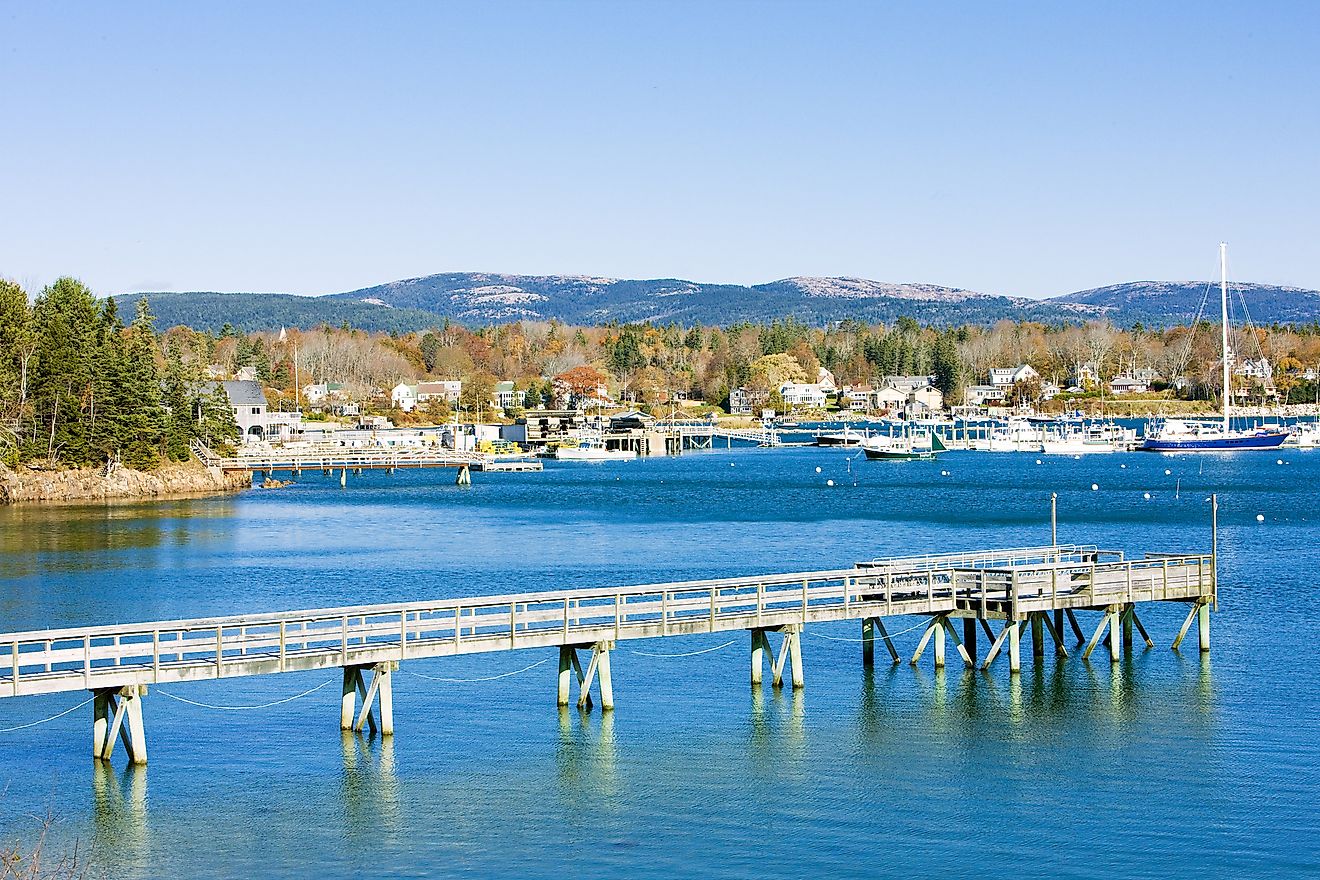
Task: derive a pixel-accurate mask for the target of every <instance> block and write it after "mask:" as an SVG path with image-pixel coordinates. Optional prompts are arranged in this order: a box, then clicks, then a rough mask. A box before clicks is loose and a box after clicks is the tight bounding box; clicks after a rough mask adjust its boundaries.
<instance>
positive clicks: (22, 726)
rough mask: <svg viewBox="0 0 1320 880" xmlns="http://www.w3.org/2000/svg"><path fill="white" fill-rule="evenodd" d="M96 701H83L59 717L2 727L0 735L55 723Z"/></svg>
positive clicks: (53, 716) (54, 716) (93, 698)
mask: <svg viewBox="0 0 1320 880" xmlns="http://www.w3.org/2000/svg"><path fill="white" fill-rule="evenodd" d="M95 699H96V697H92V698H90V699H87V700H83V701H82V702H81V703H79V704H78V705H76V706H74V707H73V708H71V709H65V710H64V711H63V712H61V713H60V714H58V715H52V716H50V717H49V718H43V719H41V720H40V721H33V722H30V723H28V724H20V725H18V726H17V727H0V733H13V732H14V731H16V730H27V729H28V728H29V727H36V726H37V725H38V724H45V723H47V722H49V721H54V720H55V719H56V718H63V717H64V716H65V715H68V714H69V713H70V712H76V711H78V710H79V709H81V708H82V707H83V706H86V705H87V704H88V703H90V702H91V701H92V700H95Z"/></svg>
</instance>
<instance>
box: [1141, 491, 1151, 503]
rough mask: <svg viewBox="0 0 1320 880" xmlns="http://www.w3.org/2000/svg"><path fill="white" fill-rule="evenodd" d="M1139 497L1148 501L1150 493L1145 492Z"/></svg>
mask: <svg viewBox="0 0 1320 880" xmlns="http://www.w3.org/2000/svg"><path fill="white" fill-rule="evenodd" d="M1141 497H1142V498H1145V499H1146V500H1147V501H1149V500H1150V493H1149V492H1146V493H1145V494H1143V495H1142V496H1141Z"/></svg>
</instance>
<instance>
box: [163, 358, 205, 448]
mask: <svg viewBox="0 0 1320 880" xmlns="http://www.w3.org/2000/svg"><path fill="white" fill-rule="evenodd" d="M163 388H164V395H163V402H164V404H165V438H164V453H165V457H166V458H168V459H169V460H171V461H187V459H188V455H189V444H190V443H191V442H192V439H193V438H194V437H196V436H198V434H199V431H198V424H197V421H198V420H197V419H196V418H195V417H194V413H193V409H194V407H193V400H192V395H191V394H190V393H189V392H190V389H189V382H188V376H187V372H186V370H185V368H184V366H183V361H182V360H180V359H179V355H178V353H177V352H175V351H171V352H170V353H169V356H168V357H167V358H166V360H165V379H164V382H163Z"/></svg>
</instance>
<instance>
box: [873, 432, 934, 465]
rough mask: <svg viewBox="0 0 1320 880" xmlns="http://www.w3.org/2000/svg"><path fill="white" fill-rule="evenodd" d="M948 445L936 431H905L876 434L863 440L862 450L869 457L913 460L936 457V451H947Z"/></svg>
mask: <svg viewBox="0 0 1320 880" xmlns="http://www.w3.org/2000/svg"><path fill="white" fill-rule="evenodd" d="M947 449H948V448H947V447H946V446H945V445H944V444H943V443H942V442H940V438H939V437H938V436H936V435H935V433H934V432H930V433H927V432H925V431H919V432H904V433H902V434H895V435H893V436H889V435H886V434H876V435H875V436H873V437H867V438H866V440H864V441H863V442H862V451H863V452H865V453H866V457H867V458H877V459H889V460H898V461H911V460H913V459H921V458H934V457H935V455H936V453H939V452H946V451H947Z"/></svg>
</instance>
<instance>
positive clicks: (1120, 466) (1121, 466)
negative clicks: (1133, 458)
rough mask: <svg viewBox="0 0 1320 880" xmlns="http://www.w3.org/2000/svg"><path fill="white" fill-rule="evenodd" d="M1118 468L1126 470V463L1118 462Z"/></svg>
mask: <svg viewBox="0 0 1320 880" xmlns="http://www.w3.org/2000/svg"><path fill="white" fill-rule="evenodd" d="M1118 468H1119V470H1124V471H1125V470H1127V465H1125V464H1120V465H1119V466H1118Z"/></svg>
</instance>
